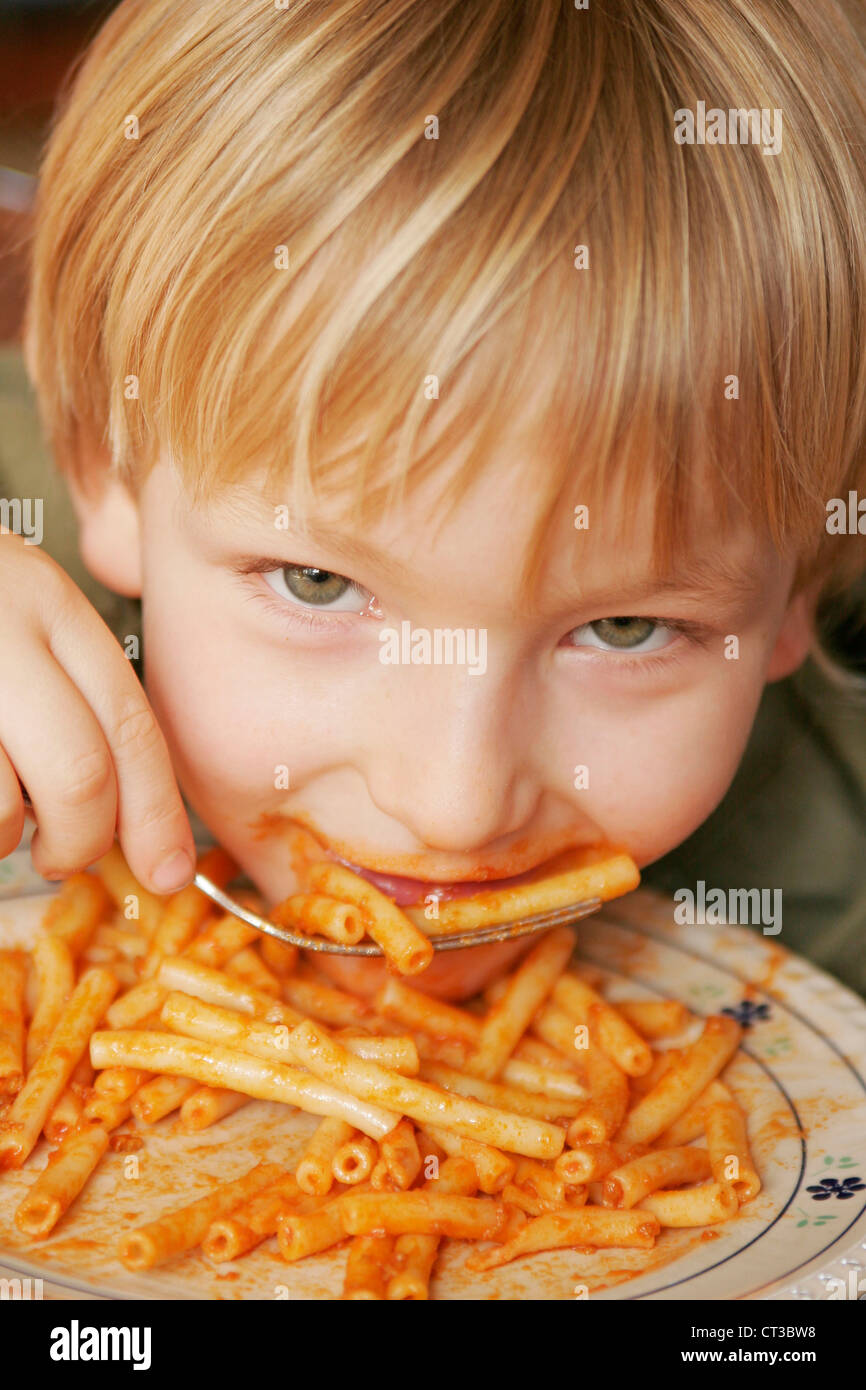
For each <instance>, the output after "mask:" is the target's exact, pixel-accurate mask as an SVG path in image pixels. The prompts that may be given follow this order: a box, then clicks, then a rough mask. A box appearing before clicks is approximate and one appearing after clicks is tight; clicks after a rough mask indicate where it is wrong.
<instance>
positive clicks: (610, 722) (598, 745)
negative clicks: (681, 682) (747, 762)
mask: <svg viewBox="0 0 866 1390" xmlns="http://www.w3.org/2000/svg"><path fill="white" fill-rule="evenodd" d="M761 690H762V682H761V679H760V673H759V672H758V671H757V670H755V671H748V670H739V671H736V672H727V671H724V670H722V671H721V672H720V673H719V674H718V675H717V676H716V677H715V679H713V680H711V681H706V682H703V683H701V685H700V686H696V687H694V688H691V689H689V690H687V691H683V692H682V693H679V694H670V695H668V696H667V697H665V698H664V699H660V700H657V701H652V702H650V701H648V702H647V703H646V705H645V706H644V707H643V708H641V705H640V703H639V702H636V703H635V704H634V705H633V706H632V708H631V710H630V712H629V714H628V715H623V716H622V717H619V716H617V715H616V714H615V713H614V712H612V711H608V712H606V713H605V714H604V715H602V716H600V718H599V721H598V723H597V728H596V736H595V738H593V737H592V736H590V737H588V739H587V745H586V746H587V747H591V748H592V750H593V751H592V755H591V759H590V758H589V757H587V758H584V759H583V761H584V762H586V763H587V764H588V765H589V767H590V790H589V792H588V793H587V801H586V802H585V803H584V804H585V805H586V808H587V810H588V811H589V812H590V814H591V815H592V817H593V819H594V820H595V822H596V823H597V824H598V825H599V826H601V827H602V828H603V830H604V832H605V834H606V836H607V837H608V838H609V839H610V840H612V841H614V842H617V843H621V844H623V845H625V846H626V847H627V848H628V849H629V851H630V852H631V854H632V855H633V857H634V858H635V860H636V861H637V863H638V865H639V866H643V865H645V864H649V863H651V862H652V861H653V860H654V859H658V858H660V857H661V856H662V855H663V854H666V853H668V851H669V850H671V849H673V848H674V847H675V846H676V845H678V844H680V843H681V842H682V841H683V840H685V839H686V838H687V837H688V836H689V835H691V834H692V832H693V831H694V830H696V829H697V827H698V826H699V825H700V824H701V823H702V822H703V821H704V820H706V818H707V816H709V815H710V813H711V812H712V811H713V810H714V809H715V807H716V806H717V805H718V803H719V802H720V801H721V799H722V797H723V796H724V794H725V792H726V791H727V789H728V787H729V786H730V783H731V781H732V779H733V777H734V774H735V772H736V770H737V767H738V766H739V763H740V759H741V758H742V755H743V751H744V749H745V746H746V743H747V741H748V738H749V733H750V731H751V727H752V723H753V720H754V716H755V712H756V710H757V706H758V703H759V701H760V696H761Z"/></svg>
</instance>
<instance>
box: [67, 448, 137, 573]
mask: <svg viewBox="0 0 866 1390" xmlns="http://www.w3.org/2000/svg"><path fill="white" fill-rule="evenodd" d="M68 483H69V491H70V493H71V495H72V505H73V506H74V508H75V513H76V516H77V517H78V526H79V536H78V547H79V550H80V551H81V558H82V560H83V561H84V563H85V565H86V566H87V568H88V570H89V571H90V573H91V574H92V575H93V577H94V579H98V580H99V582H100V584H104V585H105V586H106V588H108V589H113V590H114V592H115V593H117V594H125V595H127V596H128V597H129V598H140V597H141V547H140V539H141V533H140V525H139V512H138V503H137V502H136V499H135V497H134V495H133V493H132V492H131V491H130V489H129V488H128V487H127V486H126V484H125V483H122V482H121V481H120V480H119V479H118V478H115V477H113V476H112V475H111V474H110V473H109V472H108V471H107V470H100V476H99V477H98V479H96V478H94V477H93V476H92V475H91V477H90V478H89V479H88V486H87V487H86V488H85V487H83V486H82V485H81V483H80V482H77V481H75V480H74V479H72V478H69V479H68Z"/></svg>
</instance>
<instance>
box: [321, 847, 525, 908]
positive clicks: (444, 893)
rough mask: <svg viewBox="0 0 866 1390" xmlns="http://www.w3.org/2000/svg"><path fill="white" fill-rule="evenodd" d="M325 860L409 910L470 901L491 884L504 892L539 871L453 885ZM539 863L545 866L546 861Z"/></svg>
mask: <svg viewBox="0 0 866 1390" xmlns="http://www.w3.org/2000/svg"><path fill="white" fill-rule="evenodd" d="M329 858H331V859H335V860H336V861H337V863H338V864H343V865H345V867H346V868H347V869H351V870H352V872H353V873H356V874H359V875H360V877H361V878H365V879H366V880H367V882H368V883H372V884H373V885H374V887H376V888H379V889H380V890H381V891H382V892H383V893H385V894H386V895H387V897H389V898H391V899H392V900H393V901H394V902H395V903H396V904H397V906H398V907H411V906H413V905H414V904H416V903H420V902H423V901H424V900H425V899H427V898H431V897H433V898H438V899H439V900H440V901H448V900H452V899H454V898H471V897H474V896H475V894H476V893H483V892H484V890H485V889H486V888H489V887H490V886H491V885H493V884H495V886H496V887H497V888H507V887H509V885H511V884H518V883H525V882H526V880H527V879H529V878H531V877H532V875H533V874H534V873H535V871H536V869H537V868H538V867H539V866H538V865H535V866H534V867H533V868H531V869H524V870H523V872H522V873H519V874H507V875H501V876H499V877H495V876H494V875H492V874H491V875H488V877H487V878H485V879H463V880H460V881H456V880H453V879H450V880H442V879H429V878H426V879H425V878H409V877H407V876H406V875H405V874H383V873H379V872H378V871H377V870H375V869H368V868H366V867H365V866H364V865H363V864H355V863H353V861H352V860H351V859H344V858H342V856H341V855H339V854H333V853H332V854H330V855H329ZM542 862H543V863H546V862H547V860H543V861H542Z"/></svg>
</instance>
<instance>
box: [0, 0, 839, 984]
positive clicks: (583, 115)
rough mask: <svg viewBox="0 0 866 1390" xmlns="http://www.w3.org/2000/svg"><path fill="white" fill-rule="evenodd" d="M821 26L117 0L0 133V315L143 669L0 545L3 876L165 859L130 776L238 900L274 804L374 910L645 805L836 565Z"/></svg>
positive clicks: (831, 281) (548, 12) (773, 13)
mask: <svg viewBox="0 0 866 1390" xmlns="http://www.w3.org/2000/svg"><path fill="white" fill-rule="evenodd" d="M852 13H855V12H853V11H852ZM852 24H853V20H852V17H851V14H849V11H848V8H847V7H846V6H844V5H843V4H842V3H836V2H835V0H821V3H814V0H810V3H808V4H806V3H805V0H803V3H792V4H790V5H788V6H786V7H785V8H784V10H780V8H779V7H778V6H777V5H775V4H774V3H770V0H752V3H749V4H748V5H744V6H742V7H739V8H726V9H725V10H724V12H722V11H721V10H720V8H719V7H718V6H716V5H711V4H702V3H695V0H688V3H687V0H657V3H655V4H652V5H641V6H633V5H630V4H625V3H622V4H620V3H612V4H608V5H605V6H592V7H590V8H589V9H588V10H586V11H582V10H577V9H576V8H575V7H574V5H572V4H568V3H565V0H562V3H560V0H539V3H537V4H534V5H532V6H517V7H515V6H513V5H510V4H508V3H506V2H505V0H462V3H461V4H460V5H459V6H453V5H437V6H430V5H424V4H422V3H411V4H406V3H405V0H399V2H398V0H390V2H389V3H384V4H380V5H378V6H376V7H374V8H373V9H371V7H369V6H366V5H360V4H357V3H334V2H333V0H329V2H328V3H325V2H324V0H313V2H309V0H308V3H298V4H293V5H292V6H291V7H289V8H284V7H283V6H282V5H281V4H277V5H275V6H273V7H268V6H266V5H261V4H253V3H242V4H238V5H234V6H231V7H227V6H222V5H218V4H216V3H214V0H200V3H193V4H189V5H184V6H177V5H175V4H173V3H171V0H125V3H122V4H121V5H120V6H119V8H118V9H117V11H116V12H115V13H114V14H113V15H112V17H111V18H110V19H109V21H108V22H107V24H106V25H105V27H104V28H103V30H102V31H101V33H100V35H99V36H98V37H97V39H96V41H95V42H94V44H93V46H92V48H91V50H90V52H89V54H88V55H87V57H86V59H85V61H84V63H83V64H82V66H81V69H80V71H79V72H78V74H77V75H76V78H75V82H74V85H73V87H72V89H71V92H70V94H69V97H68V100H67V101H66V103H65V106H64V110H63V113H62V115H61V117H60V119H59V121H58V123H57V125H56V128H55V130H54V132H53V134H52V137H51V140H50V143H49V146H48V150H47V154H46V158H45V163H44V168H43V171H42V178H41V188H40V197H39V206H38V209H37V234H36V239H35V245H34V257H33V279H32V289H31V298H30V303H29V308H28V328H27V337H26V351H27V361H28V367H29V371H30V373H31V377H32V380H33V382H34V385H35V387H36V390H37V393H38V396H39V402H40V407H41V410H42V412H43V416H44V418H45V421H46V425H47V428H48V432H49V435H50V439H51V442H52V446H53V451H54V455H55V458H56V460H57V462H58V463H59V465H60V466H61V468H62V469H63V471H64V473H65V475H66V477H67V479H68V482H69V485H70V488H71V491H72V497H73V501H74V504H75V508H76V512H77V515H78V521H79V526H80V542H81V551H82V556H83V558H84V561H85V563H86V565H87V567H88V569H89V570H90V571H91V573H92V574H93V575H94V576H96V578H97V579H99V580H101V581H102V582H103V583H105V584H107V585H108V586H109V587H110V588H111V589H112V590H114V591H115V592H117V593H119V594H121V595H126V596H133V597H135V596H141V599H142V613H143V657H144V664H145V669H146V686H147V694H146V696H145V694H144V692H143V691H142V689H141V688H140V686H139V685H138V683H137V680H136V678H135V675H134V673H133V671H132V668H131V667H130V664H129V662H128V661H127V659H126V657H125V655H124V653H123V651H122V650H121V649H120V648H119V647H118V645H117V642H116V641H115V640H114V639H113V638H112V636H111V634H110V633H109V631H108V630H107V629H106V627H105V626H104V625H103V624H102V623H101V621H100V620H99V619H98V618H97V617H96V615H95V613H94V612H93V611H92V610H91V609H90V607H89V605H88V604H87V603H86V601H85V600H84V598H83V597H82V595H81V594H80V593H79V591H78V590H77V589H76V588H75V586H74V585H73V584H72V582H71V581H70V579H69V578H68V576H67V575H66V574H64V573H63V572H62V571H61V570H60V569H59V568H58V567H57V566H56V565H55V564H54V563H53V562H52V561H51V560H50V559H49V558H48V557H47V556H46V555H45V554H44V553H43V552H42V551H40V550H39V549H37V548H36V547H31V546H27V545H25V544H24V541H23V540H22V539H20V538H17V537H14V536H6V537H4V538H3V540H2V542H0V582H2V583H3V587H4V592H6V593H9V594H14V602H11V603H9V604H8V605H7V608H6V611H5V613H4V616H3V618H2V620H0V622H2V637H3V647H4V650H6V651H7V652H9V651H11V652H14V658H15V659H14V661H13V662H8V663H7V664H6V667H5V669H4V674H3V678H2V682H0V744H2V749H3V754H2V756H0V808H2V809H0V855H2V854H5V853H8V852H9V851H11V850H12V849H13V848H14V847H15V845H16V844H17V843H18V840H19V838H20V835H21V830H22V824H23V807H22V802H21V795H20V788H19V779H20V782H21V783H23V784H24V786H25V787H26V788H27V790H28V792H29V794H30V796H31V798H32V801H33V805H34V808H35V816H36V821H37V825H38V830H37V832H36V835H35V837H34V841H33V849H32V853H33V860H34V864H35V866H36V867H37V869H38V870H40V871H41V872H43V873H45V874H46V875H48V876H53V877H57V876H61V875H63V874H65V873H68V872H70V871H71V870H73V869H76V868H80V867H82V866H84V865H86V864H89V863H92V862H93V861H94V860H95V859H96V858H97V857H99V856H100V855H101V854H102V853H104V852H105V850H106V849H107V848H108V846H109V844H110V843H111V841H112V839H113V836H114V834H115V832H116V833H117V835H118V837H119V839H120V843H121V845H122V848H123V849H124V852H125V854H126V855H127V858H128V860H129V863H130V865H131V867H132V869H133V870H134V872H135V873H136V874H137V875H138V877H139V878H140V879H141V881H142V882H143V883H145V884H146V885H147V886H148V887H151V888H153V889H155V890H156V891H161V892H168V891H171V890H173V889H176V888H179V887H180V886H182V885H183V884H184V883H186V882H188V881H189V879H190V877H191V874H192V872H193V858H192V854H193V846H192V837H191V832H190V828H189V824H188V821H187V818H186V813H185V810H184V807H183V803H182V801H181V798H180V795H179V792H178V788H177V785H176V783H175V780H174V778H175V775H176V776H177V779H178V781H179V783H180V786H181V787H182V789H183V792H184V794H185V796H186V798H187V800H188V802H189V804H190V805H191V806H192V807H193V808H194V809H195V811H196V812H197V813H198V814H199V815H200V816H201V818H202V820H203V821H204V822H205V824H206V825H207V826H208V828H209V829H210V831H211V832H212V833H213V835H214V836H215V837H216V839H217V840H218V841H219V842H220V843H222V844H223V845H224V846H225V847H226V848H227V849H228V850H229V851H230V852H231V853H232V855H233V856H234V857H235V858H236V859H237V860H238V862H239V863H240V864H241V865H242V866H243V867H244V868H245V869H246V870H247V871H248V872H249V873H250V874H251V875H252V877H253V878H254V879H255V880H256V881H257V882H258V883H259V884H260V886H261V888H262V890H263V891H264V892H265V893H266V895H267V896H268V898H269V899H271V900H274V899H277V898H280V897H283V896H285V895H287V894H288V893H289V892H291V891H292V889H293V887H294V879H293V872H292V854H293V853H296V852H298V845H299V843H300V840H302V838H303V835H304V833H312V834H313V835H314V836H315V837H316V838H317V839H318V841H319V842H320V843H322V844H323V845H324V846H325V847H326V849H327V850H328V851H329V852H330V853H332V854H336V855H337V856H339V857H340V858H342V859H343V860H345V861H346V862H348V863H350V864H351V865H353V866H355V867H357V868H358V869H360V870H362V871H364V872H365V873H367V874H368V875H369V876H370V877H372V878H373V880H374V881H377V882H380V883H382V884H383V885H384V886H386V887H387V888H388V889H389V890H391V891H393V892H395V894H397V895H398V897H399V898H401V899H402V900H403V901H408V900H410V897H411V895H413V894H414V895H415V897H416V898H417V899H419V900H423V899H424V898H425V897H428V896H429V895H431V894H435V892H436V891H442V889H443V887H444V888H445V890H446V891H451V889H450V886H452V885H461V886H462V887H463V889H464V890H465V888H466V886H467V885H472V884H477V883H479V882H487V881H489V880H491V879H507V878H508V877H510V876H512V875H515V874H519V873H521V872H524V871H526V870H528V869H530V868H533V867H534V866H536V865H539V864H542V863H543V862H544V861H546V860H547V859H549V858H550V857H551V856H552V855H554V854H556V853H557V852H558V851H560V850H561V849H563V848H564V847H566V846H569V845H579V844H585V843H592V842H595V841H598V840H606V841H609V842H612V843H616V844H622V845H624V846H625V847H626V848H627V849H628V850H629V851H630V852H631V853H632V855H633V856H634V858H635V860H636V862H637V863H638V865H640V866H646V865H650V864H652V863H654V862H655V861H659V860H661V859H662V857H663V856H667V855H670V854H671V853H672V851H674V849H675V847H676V846H678V845H679V844H681V842H683V841H684V840H686V839H687V837H688V836H690V835H691V833H692V832H694V831H695V830H696V828H697V827H698V826H700V825H701V823H702V822H704V821H705V820H706V819H707V817H708V816H709V815H710V813H711V812H713V810H714V808H716V807H717V806H718V805H719V803H720V802H721V800H722V798H723V797H724V795H725V792H726V790H727V789H728V787H729V785H730V783H731V781H732V779H733V777H734V774H735V772H736V770H737V766H738V764H739V762H740V760H741V758H742V755H743V752H744V749H745V748H746V745H747V742H748V739H749V734H750V730H751V728H752V724H753V721H754V718H755V714H756V710H757V709H758V705H759V702H760V700H761V696H762V692H763V691H764V688H765V687H766V686H767V685H768V684H769V683H772V682H777V681H781V680H783V679H784V678H786V677H790V676H791V675H792V673H794V672H795V671H796V670H797V669H798V668H799V667H800V666H801V664H802V663H803V662H804V660H805V658H806V657H807V655H808V654H809V653H810V651H811V650H813V649H814V647H815V642H816V635H815V614H816V610H817V606H818V604H819V601H820V600H821V599H822V598H826V595H827V594H828V593H835V592H838V591H841V590H843V589H845V587H846V586H850V585H851V584H852V583H853V582H854V581H855V580H856V579H857V577H858V576H859V575H860V574H862V572H863V568H864V557H863V550H862V541H861V540H860V538H859V535H858V533H857V532H856V530H855V532H854V533H853V534H850V533H846V534H838V533H831V532H830V531H829V530H828V529H827V525H826V522H827V514H828V513H827V508H828V504H829V502H830V499H834V498H847V497H849V495H850V493H851V492H854V493H855V494H856V495H862V494H866V476H864V474H866V452H864V443H866V438H864V436H866V368H864V363H863V360H862V357H861V356H859V355H858V351H859V345H860V344H862V343H863V342H864V341H866V293H864V284H863V265H862V259H861V252H860V251H859V249H858V248H862V246H863V245H864V243H866V173H864V167H863V161H862V155H861V153H860V144H861V142H862V131H863V121H864V115H866V81H864V76H863V71H864V69H863V56H864V54H863V46H862V41H861V38H860V37H858V36H857V35H856V34H855V32H854V29H853V27H852ZM708 107H709V108H710V109H711V112H712V111H718V112H720V113H722V114H726V113H730V114H731V118H732V119H731V120H730V121H729V122H726V123H725V124H724V128H723V127H722V124H721V123H720V122H719V121H716V123H715V125H714V126H712V129H713V130H714V132H715V135H716V136H720V135H724V139H722V138H717V139H713V140H710V141H708V140H707V139H706V131H707V128H708V127H707V123H706V108H708ZM752 109H754V110H755V111H756V112H757V113H758V114H759V115H761V118H762V119H761V120H760V121H757V122H752V121H751V120H750V119H749V118H748V117H749V111H750V110H752ZM683 111H686V112H691V113H695V116H696V117H697V116H698V115H699V114H700V113H701V112H703V119H702V121H698V122H697V128H698V129H699V130H700V131H701V133H702V134H703V136H704V139H703V140H701V139H700V137H696V139H695V142H694V143H690V142H689V141H688V140H685V139H684V138H683V132H684V131H687V130H688V129H689V125H688V123H687V122H685V121H684V120H683V119H682V118H681V116H679V115H678V113H682V112H683ZM738 112H743V113H744V115H745V117H746V118H747V119H745V120H744V121H742V122H740V120H739V118H738V116H737V113H738ZM764 114H766V115H767V117H768V119H767V120H766V121H764V120H763V116H764ZM770 116H772V127H771V126H770V120H769V118H770ZM765 127H766V129H767V130H768V131H770V129H771V130H772V140H771V141H765V142H763V143H761V140H760V138H759V137H760V133H761V132H762V131H763V130H764V128H765ZM691 129H692V130H694V129H695V121H693V122H692V125H691ZM750 135H754V136H755V137H756V138H755V139H750ZM443 634H451V636H450V637H449V638H448V639H447V643H446V641H445V639H444V638H443ZM117 635H119V636H121V637H123V636H125V634H124V633H123V632H121V633H118V634H117ZM440 639H441V640H440ZM437 643H438V645H437ZM437 651H438V653H439V659H438V660H437V658H436V656H435V655H431V653H436V652H437ZM299 837H300V840H299ZM669 862H670V861H669ZM714 886H716V885H714ZM739 886H742V887H752V886H754V885H753V884H752V883H742V884H740V885H739ZM454 891H460V888H459V887H457V888H455V889H454ZM407 895H409V896H407ZM860 925H861V926H862V923H861V924H860ZM781 939H782V940H783V941H786V942H787V943H788V944H792V943H791V936H790V934H787V935H786V934H784V933H783V936H782V938H781ZM525 947H526V943H524V942H517V943H511V944H509V945H507V946H500V947H488V948H484V949H483V950H481V949H479V950H475V951H473V952H471V953H469V952H464V953H456V955H455V956H452V957H447V956H446V957H444V958H443V957H439V958H437V959H436V961H435V962H434V964H433V965H432V966H431V967H430V970H429V971H428V972H427V973H426V974H425V975H424V976H423V977H420V979H419V980H418V981H417V983H419V984H420V985H422V986H423V987H424V988H429V989H430V990H431V991H433V992H436V993H440V994H443V995H445V996H447V997H457V998H459V997H465V996H467V995H469V994H471V993H473V992H475V991H476V990H477V989H479V988H481V987H482V986H483V984H484V983H485V982H486V981H487V980H488V979H490V978H491V976H492V975H493V974H495V973H497V972H498V971H499V970H500V969H501V968H502V967H503V966H504V965H505V964H506V963H508V962H509V961H510V960H511V959H512V958H513V957H514V956H515V955H516V954H519V953H520V951H522V950H524V949H525ZM846 949H847V948H846ZM320 959H322V960H323V961H324V962H327V958H320ZM328 968H330V969H331V970H332V971H333V972H334V973H335V975H337V977H338V978H341V979H343V980H346V981H349V982H351V983H352V985H353V987H355V988H365V987H368V986H369V984H370V978H371V976H370V971H371V970H373V971H376V970H378V969H379V968H380V967H378V966H375V967H371V966H369V964H368V963H362V962H358V961H349V962H346V961H339V962H334V963H330V964H329V965H328Z"/></svg>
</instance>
